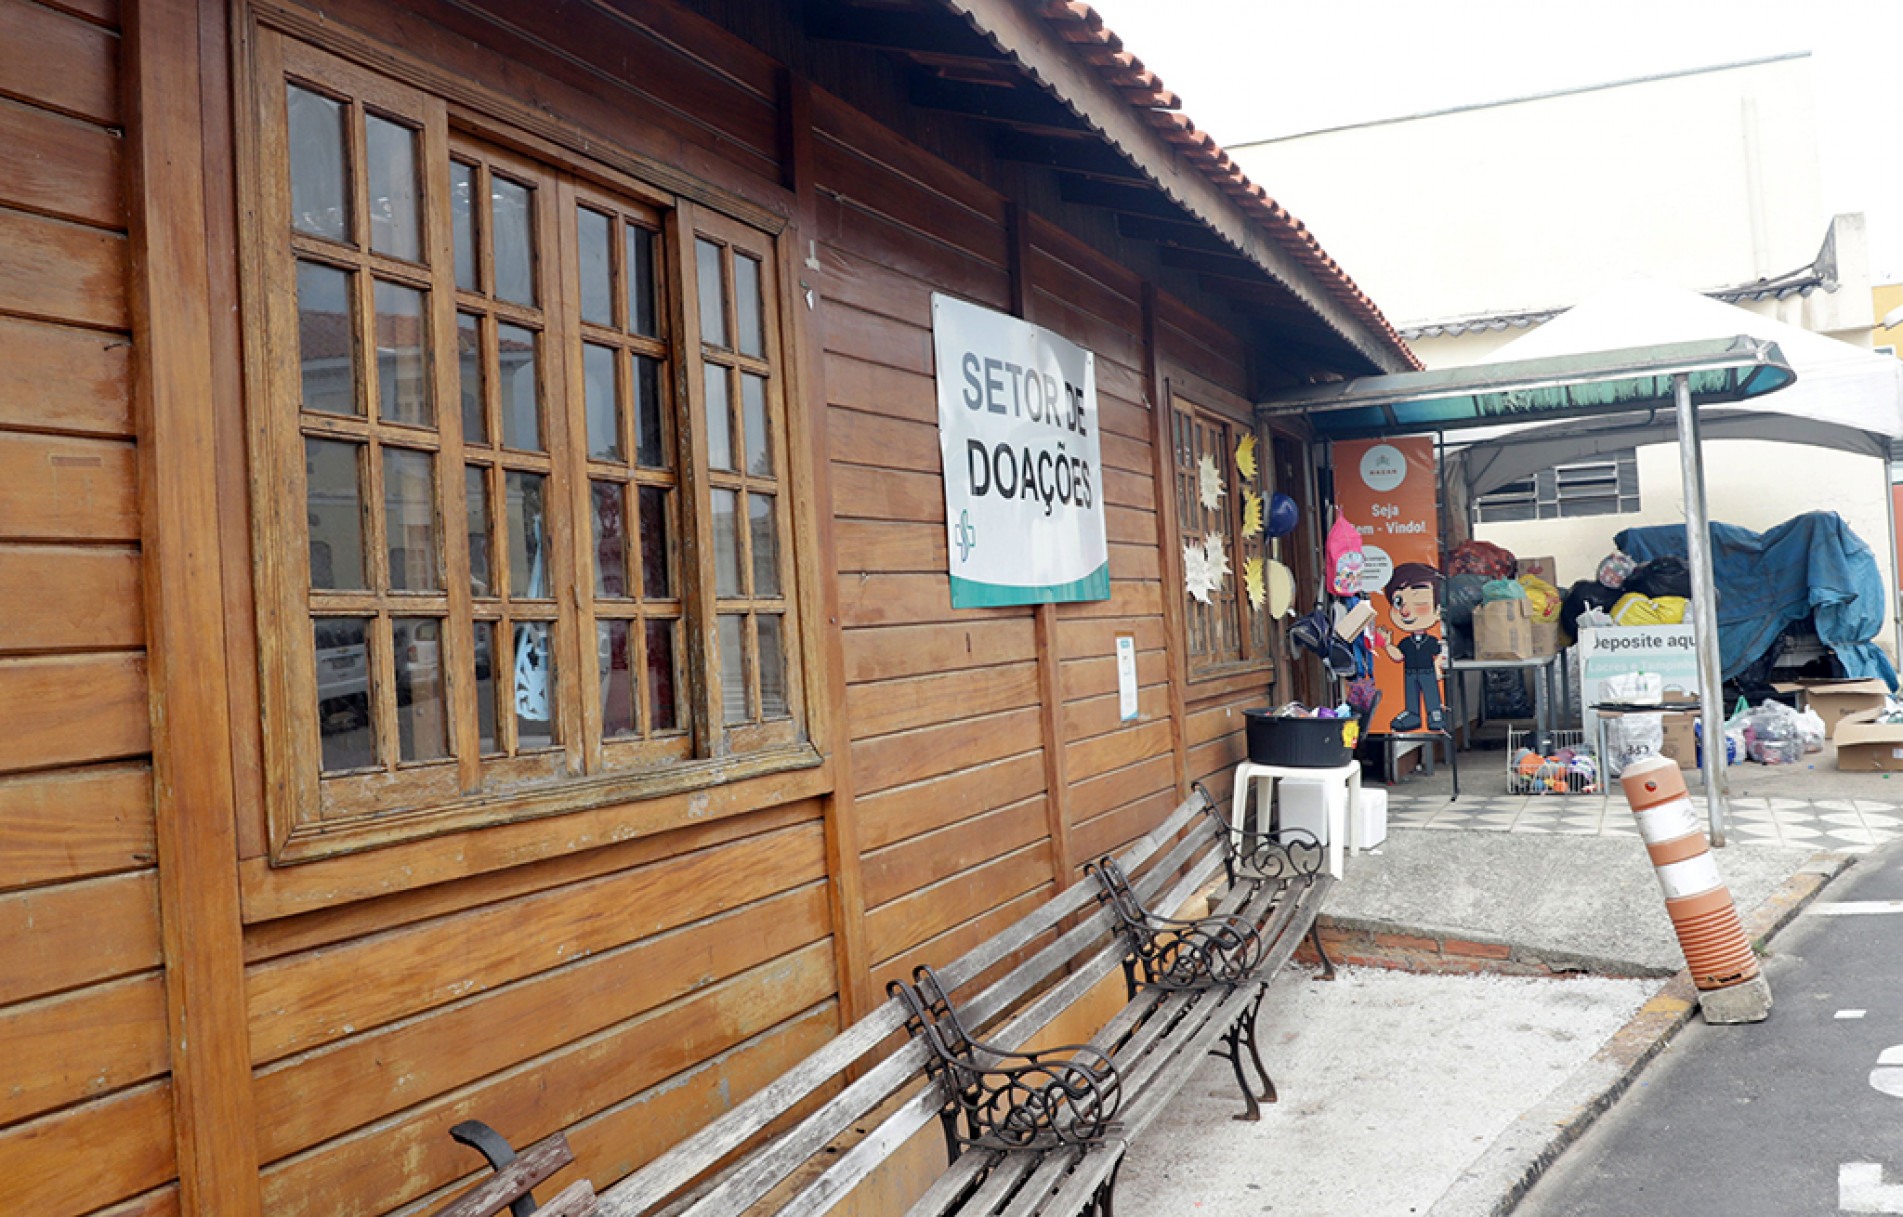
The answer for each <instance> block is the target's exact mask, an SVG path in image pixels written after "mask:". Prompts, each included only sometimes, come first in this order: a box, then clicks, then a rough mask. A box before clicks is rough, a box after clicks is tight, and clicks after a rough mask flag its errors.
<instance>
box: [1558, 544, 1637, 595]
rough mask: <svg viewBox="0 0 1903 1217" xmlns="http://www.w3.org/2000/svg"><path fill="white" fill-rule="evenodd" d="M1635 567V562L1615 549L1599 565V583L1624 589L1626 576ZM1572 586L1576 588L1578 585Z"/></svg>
mask: <svg viewBox="0 0 1903 1217" xmlns="http://www.w3.org/2000/svg"><path fill="white" fill-rule="evenodd" d="M1637 566H1638V563H1637V562H1634V561H1633V560H1632V559H1631V558H1629V557H1627V556H1626V555H1625V554H1622V553H1620V552H1619V551H1618V550H1616V549H1615V550H1613V551H1612V552H1611V553H1609V554H1607V555H1606V556H1605V558H1603V559H1602V560H1601V561H1600V563H1599V582H1601V583H1603V584H1605V585H1606V586H1607V587H1613V588H1617V587H1624V586H1625V580H1626V576H1627V575H1629V574H1631V573H1632V571H1633V569H1634V568H1635V567H1637ZM1574 586H1575V587H1577V586H1578V584H1574Z"/></svg>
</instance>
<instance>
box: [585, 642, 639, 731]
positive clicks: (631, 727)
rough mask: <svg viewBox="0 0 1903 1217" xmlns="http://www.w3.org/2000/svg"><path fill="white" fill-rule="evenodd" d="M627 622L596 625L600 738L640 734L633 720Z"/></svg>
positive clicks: (635, 690)
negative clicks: (599, 689) (599, 687)
mask: <svg viewBox="0 0 1903 1217" xmlns="http://www.w3.org/2000/svg"><path fill="white" fill-rule="evenodd" d="M628 624H629V623H628V622H626V621H599V622H596V623H595V636H596V637H595V653H596V655H597V657H598V659H599V662H600V664H601V735H602V738H603V739H615V738H626V737H627V736H630V735H635V734H638V733H639V732H640V725H639V724H638V723H637V722H636V721H635V716H634V707H635V699H636V698H637V697H638V696H639V695H640V692H641V691H640V689H639V688H638V687H637V686H636V684H635V680H634V655H633V645H632V644H633V636H632V635H631V634H630V633H629V631H628Z"/></svg>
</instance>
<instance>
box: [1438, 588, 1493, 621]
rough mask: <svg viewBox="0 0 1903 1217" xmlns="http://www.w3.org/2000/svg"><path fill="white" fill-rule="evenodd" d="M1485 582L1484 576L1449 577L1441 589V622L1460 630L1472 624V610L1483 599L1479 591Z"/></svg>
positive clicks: (1478, 605) (1477, 606)
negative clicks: (1458, 627)
mask: <svg viewBox="0 0 1903 1217" xmlns="http://www.w3.org/2000/svg"><path fill="white" fill-rule="evenodd" d="M1486 582H1487V577H1486V576H1485V575H1452V576H1450V577H1449V578H1448V579H1447V582H1446V583H1445V584H1443V585H1442V587H1441V606H1440V618H1441V620H1442V621H1445V622H1447V623H1448V624H1449V625H1457V626H1461V627H1462V628H1465V627H1466V626H1468V625H1470V624H1472V622H1473V619H1474V610H1475V609H1476V608H1479V607H1480V601H1481V600H1482V599H1483V598H1484V597H1482V596H1481V594H1480V589H1481V588H1482V587H1484V586H1485V585H1486Z"/></svg>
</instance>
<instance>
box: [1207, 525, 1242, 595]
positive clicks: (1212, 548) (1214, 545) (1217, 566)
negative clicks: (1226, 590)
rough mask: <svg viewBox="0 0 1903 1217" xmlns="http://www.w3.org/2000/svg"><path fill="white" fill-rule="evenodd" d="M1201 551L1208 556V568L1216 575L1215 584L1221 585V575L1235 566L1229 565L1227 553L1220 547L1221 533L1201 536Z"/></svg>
mask: <svg viewBox="0 0 1903 1217" xmlns="http://www.w3.org/2000/svg"><path fill="white" fill-rule="evenodd" d="M1203 552H1204V553H1205V554H1207V555H1208V556H1209V569H1210V571H1211V572H1212V573H1213V574H1214V575H1215V576H1216V586H1217V587H1221V586H1222V577H1223V576H1224V575H1227V574H1229V573H1231V572H1232V571H1233V570H1234V569H1235V568H1234V567H1232V566H1230V565H1229V555H1228V554H1226V553H1224V552H1223V549H1222V534H1221V533H1219V532H1212V533H1208V534H1206V535H1205V536H1204V537H1203Z"/></svg>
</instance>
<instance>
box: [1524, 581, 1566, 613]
mask: <svg viewBox="0 0 1903 1217" xmlns="http://www.w3.org/2000/svg"><path fill="white" fill-rule="evenodd" d="M1520 586H1521V587H1523V588H1525V589H1526V607H1527V609H1528V611H1530V612H1531V613H1532V614H1533V620H1535V621H1541V622H1546V621H1558V620H1559V610H1560V606H1561V605H1562V604H1563V603H1564V600H1563V598H1562V597H1561V596H1560V594H1559V589H1558V588H1556V587H1554V586H1553V585H1552V584H1550V583H1548V582H1547V581H1546V580H1544V579H1542V578H1540V577H1539V576H1538V575H1521V576H1520Z"/></svg>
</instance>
